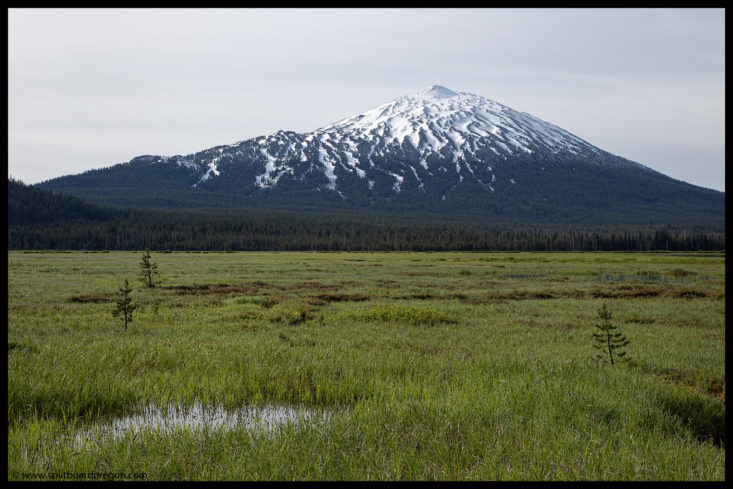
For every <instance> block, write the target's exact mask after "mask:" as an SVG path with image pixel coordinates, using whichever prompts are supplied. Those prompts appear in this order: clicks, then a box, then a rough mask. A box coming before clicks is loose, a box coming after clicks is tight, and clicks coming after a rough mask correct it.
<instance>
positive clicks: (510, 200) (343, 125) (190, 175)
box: [39, 85, 725, 224]
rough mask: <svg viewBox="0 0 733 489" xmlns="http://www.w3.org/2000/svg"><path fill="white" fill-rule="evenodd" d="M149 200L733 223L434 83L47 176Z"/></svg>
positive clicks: (682, 187) (539, 124)
mask: <svg viewBox="0 0 733 489" xmlns="http://www.w3.org/2000/svg"><path fill="white" fill-rule="evenodd" d="M39 186H41V187H42V188H47V189H51V190H56V191H60V192H66V193H70V194H73V195H77V196H80V197H85V198H88V199H90V200H92V201H96V202H100V203H106V204H113V205H128V206H130V205H131V206H142V207H195V208H236V207H242V206H246V207H271V208H297V209H300V210H303V209H311V210H319V209H355V208H358V209H365V210H377V211H388V212H389V211H392V212H394V211H398V212H412V211H414V212H438V213H447V214H456V215H471V216H483V217H495V218H499V217H501V218H509V219H514V218H523V219H528V220H533V219H537V220H542V219H544V220H547V219H550V220H557V221H579V220H594V219H595V220H598V219H600V220H608V221H609V222H616V221H619V222H620V221H629V222H639V223H641V224H643V223H645V222H647V221H648V222H652V221H654V222H657V221H658V222H661V221H664V219H665V218H667V217H668V219H672V220H673V219H675V218H677V217H679V216H680V215H684V216H685V217H686V218H691V219H693V220H694V219H695V217H694V216H698V217H701V218H705V219H710V218H712V219H718V220H719V219H720V218H721V217H723V218H724V206H725V197H724V193H722V192H716V191H713V190H707V189H702V188H699V187H695V186H693V185H690V184H687V183H684V182H679V181H676V180H673V179H671V178H669V177H667V176H664V175H662V174H660V173H658V172H656V171H653V170H651V169H650V168H647V167H645V166H643V165H641V164H639V163H635V162H632V161H629V160H626V159H624V158H621V157H617V156H614V155H612V154H610V153H608V152H605V151H603V150H601V149H599V148H597V147H595V146H593V145H591V144H589V143H588V142H586V141H584V140H582V139H580V138H578V137H577V136H574V135H573V134H571V133H569V132H568V131H565V130H563V129H561V128H559V127H557V126H555V125H552V124H550V123H547V122H544V121H542V120H540V119H538V118H536V117H533V116H531V115H529V114H526V113H523V112H518V111H516V110H513V109H511V108H509V107H507V106H504V105H502V104H500V103H497V102H494V101H492V100H489V99H487V98H484V97H481V96H478V95H473V94H470V93H465V92H455V91H453V90H450V89H448V88H445V87H442V86H439V85H433V86H430V87H428V88H427V89H425V90H423V91H421V92H419V93H417V94H415V95H411V96H404V97H400V98H398V99H395V100H393V101H392V102H389V103H387V104H384V105H382V106H380V107H377V108H375V109H372V110H370V111H367V112H364V113H362V114H359V115H357V116H355V117H351V118H348V119H344V120H342V121H339V122H336V123H334V124H331V125H328V126H325V127H322V128H320V129H317V130H315V131H313V132H309V133H295V132H291V131H278V132H277V133H275V134H271V135H268V136H260V137H257V138H253V139H248V140H244V141H241V142H238V143H235V144H230V145H223V146H216V147H214V148H210V149H207V150H204V151H200V152H198V153H195V154H191V155H186V156H180V155H176V156H152V155H146V156H140V157H137V158H134V159H132V160H131V161H129V162H128V163H122V164H118V165H115V166H112V167H109V168H105V169H100V170H93V171H89V172H85V173H83V174H80V175H73V176H66V177H61V178H57V179H54V180H50V181H47V182H43V183H42V184H39Z"/></svg>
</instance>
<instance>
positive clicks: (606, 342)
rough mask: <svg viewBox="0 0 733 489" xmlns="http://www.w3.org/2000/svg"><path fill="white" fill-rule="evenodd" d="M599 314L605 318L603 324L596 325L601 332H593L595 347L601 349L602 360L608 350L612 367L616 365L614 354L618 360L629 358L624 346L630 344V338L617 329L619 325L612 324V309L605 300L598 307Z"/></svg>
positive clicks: (600, 356) (599, 353)
mask: <svg viewBox="0 0 733 489" xmlns="http://www.w3.org/2000/svg"><path fill="white" fill-rule="evenodd" d="M598 316H600V318H601V319H603V324H596V325H595V327H596V328H597V329H598V331H599V332H598V333H593V338H595V344H594V345H593V348H595V349H597V350H599V352H598V355H597V356H598V358H599V359H601V360H602V359H603V358H604V357H605V352H608V358H609V360H610V362H611V366H612V367H613V365H614V356H615V357H616V362H619V363H620V362H626V361H628V360H629V358H628V357H627V356H626V352H625V351H624V350H623V347H625V346H626V345H628V344H629V340H627V339H626V336H624V335H623V334H622V333H621V332H617V331H616V330H617V329H618V326H614V325H613V324H611V317H612V316H611V311H609V310H608V309H607V308H606V303H605V302H604V303H603V306H602V307H601V308H600V309H598ZM601 352H603V353H601Z"/></svg>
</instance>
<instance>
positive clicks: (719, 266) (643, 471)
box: [8, 252, 725, 480]
mask: <svg viewBox="0 0 733 489" xmlns="http://www.w3.org/2000/svg"><path fill="white" fill-rule="evenodd" d="M152 255H153V259H154V260H155V261H156V262H157V263H158V265H159V270H160V271H161V274H160V277H159V278H160V280H161V282H162V283H161V286H159V287H156V288H154V289H150V290H145V291H144V292H143V291H138V292H137V293H136V296H135V299H136V302H137V303H138V304H139V308H138V309H137V310H136V317H135V321H134V322H133V323H131V326H130V328H129V329H128V331H127V332H126V333H123V332H122V331H121V330H120V328H119V325H118V324H117V321H115V320H113V318H111V316H110V314H109V310H110V307H111V302H112V298H111V296H109V295H106V294H109V293H110V291H114V290H115V289H116V288H117V287H118V286H119V281H120V279H123V278H124V277H132V276H134V272H135V270H136V268H137V266H138V261H139V253H126V252H110V253H99V254H96V253H95V254H92V253H90V254H84V253H64V254H57V253H53V254H50V253H49V254H44V253H33V254H24V253H9V254H8V267H9V269H8V285H9V287H8V468H9V478H10V479H18V478H23V477H22V474H23V473H30V472H33V473H51V472H59V471H68V472H91V471H95V470H96V471H108V472H125V473H130V472H144V473H147V475H148V477H149V478H151V479H154V480H158V479H342V480H343V479H358V480H362V479H396V480H400V479H448V480H471V479H481V480H486V479H491V480H605V479H614V480H660V479H662V480H723V479H724V477H725V471H724V468H725V349H724V346H725V305H724V299H725V288H724V284H725V274H724V256H721V255H720V254H707V255H705V254H703V255H700V256H698V255H685V254H681V255H680V256H675V255H671V254H662V253H659V254H651V253H650V254H645V253H627V254H613V253H605V254H604V253H598V254H595V253H581V254H563V253H548V254H533V253H512V254H502V253H475V254H474V253H470V254H469V253H423V254H414V253H352V254H349V253H277V254H275V253H165V254H159V253H155V252H153V253H152ZM417 265H425V266H421V267H419V270H420V273H415V274H408V272H409V273H413V272H416V270H417V269H418V268H417ZM677 269H680V270H685V271H686V272H690V273H685V274H684V276H682V275H681V274H680V273H677V272H675V274H671V273H670V272H669V271H673V270H677ZM464 270H465V271H469V272H470V273H464V272H463V271H464ZM497 270H499V271H500V273H499V274H496V273H495V272H496V271H497ZM640 270H642V271H649V273H650V274H654V275H656V276H666V277H669V278H670V280H672V279H675V280H686V282H684V283H672V282H671V281H670V282H669V283H665V282H664V281H646V282H644V281H640V280H636V281H621V280H619V281H603V282H598V281H595V280H594V277H597V276H598V275H599V274H601V273H602V274H604V275H605V274H609V275H611V276H620V275H627V276H629V275H640V274H639V273H638V272H639V271H640ZM650 276H651V275H650ZM700 277H708V278H707V279H706V280H696V279H699V278H700ZM629 287H630V288H629ZM648 290H653V291H655V292H656V293H654V294H652V293H637V292H640V291H641V292H643V291H648ZM107 297H110V301H109V302H105V301H104V300H103V299H104V298H107ZM71 298H77V300H72V299H71ZM97 298H99V300H96V299H97ZM604 301H605V302H606V303H607V304H608V306H609V308H612V310H613V311H614V320H615V321H617V322H618V323H619V324H622V325H623V329H624V333H625V334H626V335H627V336H628V337H629V338H630V339H631V340H632V343H631V344H630V345H629V347H628V349H629V354H630V355H631V356H632V358H633V362H629V363H627V364H624V365H621V366H619V367H616V368H613V369H611V368H610V367H602V366H599V365H597V364H596V363H595V362H594V361H593V359H592V356H593V353H592V351H591V350H592V349H591V348H590V344H591V341H592V336H591V334H592V329H593V326H592V324H593V321H594V320H595V319H596V318H597V314H596V311H597V309H598V307H599V306H600V305H601V303H602V302H604ZM170 403H174V404H175V405H178V406H183V407H186V406H196V405H201V406H222V407H223V408H226V409H237V408H239V407H241V406H242V405H248V406H283V407H285V408H287V407H289V406H290V407H292V406H302V407H304V408H308V407H313V408H318V409H327V410H328V412H329V413H330V414H329V417H328V419H327V420H324V419H320V418H319V419H313V420H310V421H308V422H305V423H300V424H289V425H287V426H283V427H282V429H280V430H278V431H277V432H275V433H267V434H266V433H261V432H257V431H253V430H251V429H248V428H247V427H246V426H229V427H225V426H218V427H202V428H200V429H199V428H197V429H175V430H168V431H166V430H161V429H155V428H150V429H147V430H142V431H140V432H138V433H133V432H129V433H122V435H121V436H119V437H114V438H109V437H107V438H104V437H101V438H99V439H96V440H95V441H94V442H92V443H89V444H86V445H85V446H84V447H81V448H80V447H78V446H75V445H74V442H73V440H74V437H75V435H76V434H77V433H79V432H80V431H83V430H85V429H88V427H89V426H94V425H97V424H99V423H104V422H111V421H112V420H114V419H118V418H124V417H126V416H131V415H134V414H135V413H137V412H140V410H141V409H142V408H144V407H145V406H166V405H169V404H170Z"/></svg>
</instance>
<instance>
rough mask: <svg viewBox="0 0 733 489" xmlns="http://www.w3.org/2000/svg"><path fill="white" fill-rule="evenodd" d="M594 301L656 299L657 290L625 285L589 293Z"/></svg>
mask: <svg viewBox="0 0 733 489" xmlns="http://www.w3.org/2000/svg"><path fill="white" fill-rule="evenodd" d="M589 294H590V296H591V297H593V298H596V299H600V298H603V299H637V298H645V297H658V296H659V295H660V294H659V289H657V288H654V287H647V286H642V285H625V286H621V287H619V288H617V289H615V290H614V289H594V290H591V291H590V292H589Z"/></svg>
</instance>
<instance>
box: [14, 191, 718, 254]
mask: <svg viewBox="0 0 733 489" xmlns="http://www.w3.org/2000/svg"><path fill="white" fill-rule="evenodd" d="M144 248H150V249H151V250H172V251H175V250H178V251H194V250H210V251H213V250H223V251H238V250H261V251H265V250H272V251H288V250H290V251H296V250H297V251H304V250H313V251H382V250H402V251H407V250H409V251H442V250H456V251H494V250H495V251H500V250H504V251H505V250H516V251H580V250H585V251H596V250H606V251H614V250H618V251H626V250H675V251H681V250H722V249H724V248H725V232H724V230H713V231H710V230H704V229H674V228H642V227H639V228H635V229H625V228H603V229H601V228H597V229H593V228H590V227H587V226H586V227H580V226H579V227H567V226H564V227H559V226H554V227H553V226H545V227H543V226H523V227H521V226H516V225H511V224H509V223H486V222H483V223H481V222H471V221H468V220H467V221H454V220H448V219H445V218H434V217H433V218H430V217H429V216H428V215H367V214H355V213H352V214H346V213H342V214H338V213H332V214H326V213H305V212H303V213H297V212H285V211H279V212H278V211H255V210H247V211H245V210H237V211H228V212H224V211H220V212H191V211H183V210H179V211H174V210H171V211H162V210H158V211H153V210H139V209H135V210H129V209H116V208H112V207H102V206H97V205H94V204H90V203H88V202H85V201H83V200H81V199H78V198H76V197H71V196H67V195H63V194H54V193H52V192H48V191H45V190H40V189H37V188H33V187H30V186H27V185H25V184H23V183H22V182H18V181H14V180H8V249H28V250H34V249H35V250H38V249H56V250H63V249H75V250H79V249H81V250H141V249H144Z"/></svg>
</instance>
